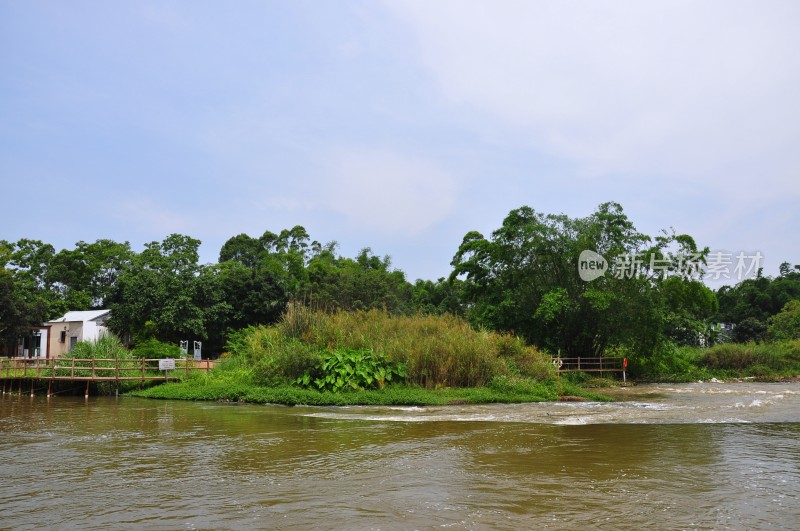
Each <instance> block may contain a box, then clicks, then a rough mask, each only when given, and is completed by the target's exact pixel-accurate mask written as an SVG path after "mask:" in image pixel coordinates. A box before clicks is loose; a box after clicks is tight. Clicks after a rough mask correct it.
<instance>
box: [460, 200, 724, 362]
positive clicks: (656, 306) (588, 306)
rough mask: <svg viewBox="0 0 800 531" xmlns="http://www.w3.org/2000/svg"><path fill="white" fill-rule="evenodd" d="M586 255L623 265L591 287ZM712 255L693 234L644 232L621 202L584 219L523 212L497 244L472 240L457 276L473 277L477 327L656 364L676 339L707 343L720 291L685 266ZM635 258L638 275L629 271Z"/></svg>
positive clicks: (571, 352)
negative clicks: (582, 263) (582, 267)
mask: <svg viewBox="0 0 800 531" xmlns="http://www.w3.org/2000/svg"><path fill="white" fill-rule="evenodd" d="M586 250H590V251H593V252H596V253H599V254H600V255H601V256H602V257H603V258H605V260H606V261H607V262H608V263H609V264H617V268H616V269H614V267H613V266H612V267H611V269H610V271H609V273H610V274H606V275H603V276H601V277H599V278H596V279H594V280H592V281H591V282H589V281H585V280H583V279H582V278H581V277H580V275H579V257H580V256H581V253H582V252H583V251H586ZM707 253H708V249H698V248H697V245H696V244H695V242H694V240H693V239H692V238H691V237H690V236H688V235H677V234H671V233H667V232H665V233H663V234H661V235H659V236H657V237H655V238H651V237H649V236H647V235H645V234H642V233H640V232H638V231H637V230H636V228H635V227H634V226H633V224H632V223H631V222H630V221H629V220H628V218H627V217H626V216H625V214H624V213H623V211H622V207H620V206H619V205H618V204H616V203H605V204H602V205H600V207H599V208H598V209H597V211H596V212H594V213H593V214H592V215H590V216H588V217H586V218H577V219H573V218H569V217H567V216H564V215H551V214H547V215H545V214H541V213H537V212H535V211H533V210H532V209H530V208H528V207H523V208H520V209H517V210H513V211H512V212H511V213H510V214H509V215H508V217H506V219H505V220H504V221H503V224H502V226H501V227H500V228H499V229H497V230H496V231H494V232H493V233H492V235H491V238H485V237H484V236H483V235H481V234H480V233H477V232H470V233H468V234H467V235H466V236H465V237H464V240H463V242H462V244H461V246H460V247H459V249H458V252H457V253H456V255H455V257H454V259H453V266H454V270H453V274H452V276H451V278H456V277H463V278H464V301H465V302H467V303H469V308H470V309H469V312H468V315H469V319H470V321H471V322H473V323H474V324H475V325H477V326H484V327H487V328H490V329H493V330H503V331H508V332H510V333H513V334H516V335H520V336H522V337H524V338H525V339H526V340H527V341H528V342H530V343H532V344H536V345H541V346H543V347H546V348H548V349H549V350H550V351H551V352H554V353H555V352H561V354H562V355H567V356H602V355H604V354H605V353H606V352H609V351H614V352H617V353H622V354H624V355H628V356H629V357H634V358H639V359H640V360H641V361H642V362H650V361H652V360H653V359H654V358H655V357H656V355H657V354H658V353H660V352H662V351H663V350H664V349H665V348H666V346H667V345H669V344H670V343H672V342H675V343H681V342H697V341H698V340H699V338H700V337H702V334H703V333H704V331H705V328H706V323H707V319H708V318H709V317H710V316H711V315H713V314H714V312H715V311H716V298H715V297H714V294H713V292H712V291H711V290H709V289H708V288H707V287H705V286H704V285H703V284H702V283H701V282H700V281H698V280H696V279H693V278H692V274H691V273H696V271H685V270H683V269H682V268H681V263H680V260H681V257H688V256H693V257H696V258H695V260H696V261H697V263H698V264H700V263H702V262H703V260H704V257H705V256H706V254H707ZM630 257H635V259H636V261H637V262H636V265H637V267H636V269H633V268H631V269H630V270H629V271H622V270H621V269H620V268H621V267H622V265H624V264H626V263H629V262H628V260H629V259H630ZM653 264H659V265H660V266H661V267H660V268H659V269H656V267H654V265H653Z"/></svg>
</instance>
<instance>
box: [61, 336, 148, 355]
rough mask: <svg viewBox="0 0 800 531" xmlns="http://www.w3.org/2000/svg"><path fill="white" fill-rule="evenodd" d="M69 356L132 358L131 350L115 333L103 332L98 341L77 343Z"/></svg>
mask: <svg viewBox="0 0 800 531" xmlns="http://www.w3.org/2000/svg"><path fill="white" fill-rule="evenodd" d="M69 357H71V358H78V359H87V360H88V359H96V360H98V359H105V360H118V359H119V360H121V359H132V358H133V356H132V355H131V352H130V351H129V350H128V349H127V348H125V345H123V344H122V341H120V339H119V338H118V337H117V336H115V335H113V334H101V335H100V337H99V338H97V340H96V341H81V342H79V343H76V344H75V346H74V347H73V349H72V352H70V353H69Z"/></svg>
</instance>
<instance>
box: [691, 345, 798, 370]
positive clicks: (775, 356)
mask: <svg viewBox="0 0 800 531" xmlns="http://www.w3.org/2000/svg"><path fill="white" fill-rule="evenodd" d="M701 363H702V364H703V365H704V366H705V367H707V368H709V369H712V370H714V369H716V370H720V371H730V372H744V373H745V374H749V375H751V376H764V377H769V376H777V375H781V374H783V375H797V374H800V340H797V339H795V340H789V341H780V342H775V343H752V342H751V343H744V344H741V343H724V344H720V345H715V346H713V347H711V348H709V349H708V350H706V351H705V352H704V353H703V355H702V357H701Z"/></svg>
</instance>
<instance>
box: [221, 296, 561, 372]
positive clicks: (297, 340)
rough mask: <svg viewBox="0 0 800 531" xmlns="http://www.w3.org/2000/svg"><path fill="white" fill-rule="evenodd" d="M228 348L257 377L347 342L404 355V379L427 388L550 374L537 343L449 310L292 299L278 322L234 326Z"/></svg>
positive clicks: (316, 361) (301, 368) (291, 368)
mask: <svg viewBox="0 0 800 531" xmlns="http://www.w3.org/2000/svg"><path fill="white" fill-rule="evenodd" d="M228 350H229V352H230V357H231V360H230V361H233V364H232V365H231V367H232V368H233V367H237V369H236V370H242V371H243V370H250V371H252V372H251V374H250V376H251V377H252V378H253V381H254V382H255V383H259V384H262V385H277V384H281V383H289V382H291V381H292V380H295V379H297V378H299V377H300V376H302V375H303V374H305V373H306V372H308V371H313V370H314V368H315V367H319V365H320V363H321V361H322V360H323V358H325V357H326V356H327V355H328V354H329V353H331V352H335V351H349V350H357V351H370V352H373V353H374V354H375V355H376V356H378V357H380V358H383V359H386V360H388V361H389V362H392V363H401V364H403V366H404V367H405V368H406V369H407V373H406V380H405V381H406V382H408V383H412V384H416V385H420V386H423V387H427V388H437V387H476V386H483V385H486V384H488V383H489V382H490V381H491V380H492V379H493V378H495V377H497V376H520V377H525V378H534V379H548V378H550V377H552V376H553V372H552V371H553V367H552V365H551V364H550V363H549V358H548V357H547V356H545V355H543V354H541V353H539V352H537V351H536V349H535V348H533V347H528V346H525V345H524V343H523V342H522V341H521V340H519V339H518V338H514V337H511V336H508V335H502V334H497V333H493V332H486V331H475V330H473V329H471V328H470V326H469V324H468V323H467V322H466V321H464V320H463V319H461V318H458V317H455V316H452V315H443V316H436V315H414V316H396V315H390V314H389V313H388V312H386V311H380V310H369V311H357V312H342V311H340V312H335V313H324V312H320V311H314V310H311V309H309V308H306V307H303V306H299V305H290V306H289V308H288V309H287V312H286V313H285V314H284V317H283V319H282V320H281V322H279V323H278V324H277V325H275V326H272V327H251V328H248V329H245V330H243V331H240V332H238V333H236V334H234V336H233V337H232V339H231V341H230V342H229V344H228ZM234 360H235V361H234ZM226 364H227V363H226ZM245 368H247V369H245Z"/></svg>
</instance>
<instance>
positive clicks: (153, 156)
mask: <svg viewBox="0 0 800 531" xmlns="http://www.w3.org/2000/svg"><path fill="white" fill-rule="evenodd" d="M798 25H800V4H799V3H797V2H792V1H787V2H779V1H767V2H730V1H713V0H712V1H706V2H688V1H687V2H681V1H677V0H676V1H669V2H658V1H654V2H624V1H614V2H603V1H592V2H588V1H587V2H580V1H577V2H536V1H527V0H525V1H515V0H504V1H500V2H489V1H485V2H476V1H470V0H459V1H445V0H436V1H402V0H396V1H386V2H379V1H372V0H369V1H338V2H333V1H331V2H323V1H288V0H287V1H271V2H264V1H253V2H248V1H237V2H208V1H205V2H204V1H172V2H168V1H159V2H150V1H145V0H137V1H132V2H124V1H119V2H102V1H72V2H56V1H52V2H38V1H25V2H16V1H11V0H0V50H2V51H1V52H0V179H1V180H2V181H1V182H2V189H3V194H2V197H3V198H4V201H3V207H2V209H1V210H0V224H1V225H2V231H0V239H7V240H17V239H19V238H22V237H27V238H35V239H41V240H44V241H46V242H49V243H52V244H53V245H55V246H56V247H57V248H64V247H67V248H69V247H72V246H73V245H74V243H75V242H77V241H78V240H84V241H94V240H96V239H98V238H110V239H113V240H116V241H130V242H131V244H132V246H133V247H134V248H135V249H137V250H138V249H141V248H142V246H143V244H144V243H146V242H149V241H153V240H158V241H160V240H162V239H163V238H164V237H166V236H167V235H169V234H171V233H173V232H178V233H182V234H188V235H190V236H193V237H195V238H198V239H200V240H202V241H203V245H202V247H201V259H202V261H203V262H215V261H216V259H217V256H218V252H219V249H220V247H221V246H222V244H223V243H224V242H225V240H227V239H228V238H229V237H231V236H234V235H236V234H239V233H242V232H244V233H247V234H250V235H252V236H259V235H261V234H262V233H263V232H264V231H265V230H271V231H273V232H279V231H280V230H281V229H284V228H291V227H292V226H294V225H298V224H299V225H303V226H304V227H306V229H307V230H308V231H309V233H310V235H311V237H312V239H316V240H319V241H320V242H323V243H325V242H328V241H331V240H336V241H338V242H339V244H340V252H341V253H342V254H344V255H345V256H355V254H356V253H357V252H358V251H359V249H361V248H362V247H367V246H368V247H371V248H372V249H373V251H374V252H375V253H376V254H379V255H387V254H388V255H391V257H392V262H393V265H394V266H395V267H397V268H399V269H402V270H403V271H405V272H406V274H407V276H408V278H409V280H412V281H413V280H414V279H416V278H425V279H436V278H438V277H442V276H446V275H447V274H448V273H449V271H450V265H449V263H450V260H451V259H452V256H453V254H454V253H455V251H456V249H457V248H458V245H459V243H460V242H461V239H462V238H463V236H464V235H465V234H466V233H467V232H468V231H470V230H479V231H481V232H483V233H484V234H486V235H488V234H489V233H490V232H491V231H492V230H494V229H496V228H498V227H499V226H500V223H501V222H502V220H503V218H504V217H505V216H506V215H507V214H508V212H509V211H510V210H511V209H513V208H517V207H519V206H522V205H529V206H531V207H533V208H534V209H535V210H537V211H541V212H545V213H565V214H568V215H570V216H585V215H588V214H590V213H591V212H592V211H594V209H595V208H596V207H597V205H598V204H600V203H602V202H605V201H617V202H619V203H621V204H622V206H623V207H624V209H625V211H626V213H627V214H628V216H629V217H630V218H631V220H632V221H633V222H634V223H635V225H636V226H637V228H638V229H639V230H640V231H643V232H646V233H648V234H651V235H654V234H655V233H656V232H657V231H658V230H659V229H662V228H669V227H674V228H675V229H676V230H677V231H678V232H686V233H688V234H691V235H692V236H694V237H695V238H696V239H697V241H698V243H699V244H700V245H701V246H706V245H707V246H709V247H711V248H712V249H715V250H717V249H719V250H727V251H731V252H738V251H744V252H748V253H753V252H755V251H760V252H761V253H762V254H763V255H764V263H763V265H764V267H765V271H766V273H767V274H772V275H774V274H777V270H778V265H779V264H780V263H781V262H783V261H789V262H792V263H800V236H798V233H799V231H798V227H800V208H798V200H800V145H798V144H799V143H800V100H799V99H798V94H800V61H798V60H797V50H800V32H797V31H796V28H797V27H798Z"/></svg>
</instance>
